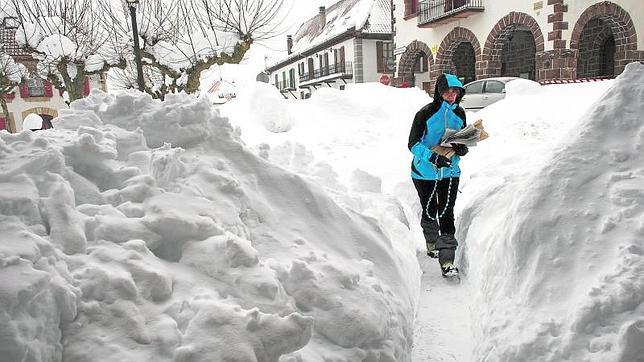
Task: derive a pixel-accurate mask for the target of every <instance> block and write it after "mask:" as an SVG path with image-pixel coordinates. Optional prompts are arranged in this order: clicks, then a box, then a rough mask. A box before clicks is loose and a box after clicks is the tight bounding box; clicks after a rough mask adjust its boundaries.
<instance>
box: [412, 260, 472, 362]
mask: <svg viewBox="0 0 644 362" xmlns="http://www.w3.org/2000/svg"><path fill="white" fill-rule="evenodd" d="M418 261H419V263H420V266H421V269H422V270H423V276H422V278H421V295H420V302H419V307H418V315H417V316H416V318H417V319H416V323H415V326H414V349H413V351H412V361H414V362H424V361H458V362H465V361H471V360H472V328H471V327H470V306H469V303H470V300H471V299H472V298H471V296H470V285H469V283H468V280H467V278H466V277H463V279H462V280H461V283H460V284H454V283H452V282H449V281H446V280H444V279H443V277H442V276H441V273H440V269H439V267H438V262H437V261H436V259H430V258H429V257H428V256H424V255H419V256H418Z"/></svg>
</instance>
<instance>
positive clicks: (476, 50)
mask: <svg viewBox="0 0 644 362" xmlns="http://www.w3.org/2000/svg"><path fill="white" fill-rule="evenodd" d="M480 57H481V45H480V43H479V41H478V39H477V38H476V35H474V33H472V32H471V31H470V30H469V29H466V28H462V27H456V28H454V29H452V31H450V32H449V34H447V35H446V36H445V38H444V39H443V41H442V42H441V45H440V46H439V48H438V52H437V53H436V62H435V66H434V69H433V71H432V79H436V78H437V77H438V76H439V75H440V74H441V73H444V72H449V73H453V74H456V75H458V76H459V77H461V78H464V83H468V82H471V81H473V80H476V79H478V78H479V76H480V74H479V71H480V70H479V69H477V68H476V64H477V62H478V60H479V59H480Z"/></svg>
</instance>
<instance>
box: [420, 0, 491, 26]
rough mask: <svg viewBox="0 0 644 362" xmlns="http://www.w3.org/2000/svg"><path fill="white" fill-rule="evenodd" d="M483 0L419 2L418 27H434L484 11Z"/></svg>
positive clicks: (428, 0)
mask: <svg viewBox="0 0 644 362" xmlns="http://www.w3.org/2000/svg"><path fill="white" fill-rule="evenodd" d="M484 10H485V7H483V0H426V1H421V2H420V3H419V4H418V27H420V28H432V27H435V26H438V25H442V24H447V23H449V22H452V21H455V20H458V19H462V18H467V17H469V16H472V15H474V14H478V13H480V12H483V11H484Z"/></svg>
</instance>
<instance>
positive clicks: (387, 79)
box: [380, 74, 391, 85]
mask: <svg viewBox="0 0 644 362" xmlns="http://www.w3.org/2000/svg"><path fill="white" fill-rule="evenodd" d="M389 82H391V78H390V77H389V76H388V75H387V74H383V75H381V76H380V83H382V84H384V85H389Z"/></svg>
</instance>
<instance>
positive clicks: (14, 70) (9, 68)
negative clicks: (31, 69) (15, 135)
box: [0, 44, 27, 132]
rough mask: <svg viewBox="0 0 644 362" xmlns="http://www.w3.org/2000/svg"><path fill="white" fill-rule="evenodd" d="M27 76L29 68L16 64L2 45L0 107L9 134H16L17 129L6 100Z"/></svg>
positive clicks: (0, 56)
mask: <svg viewBox="0 0 644 362" xmlns="http://www.w3.org/2000/svg"><path fill="white" fill-rule="evenodd" d="M26 76H27V68H26V67H25V66H24V65H22V64H19V63H16V62H15V61H14V59H13V58H12V57H11V56H10V55H9V54H7V53H5V52H4V46H3V45H2V44H0V105H1V106H2V113H3V115H4V119H5V120H6V122H7V123H6V124H7V130H8V131H9V132H15V131H16V128H15V124H14V123H13V120H12V119H11V117H10V115H9V108H8V107H7V100H6V99H7V97H8V96H9V94H10V93H11V92H13V90H14V89H15V88H16V87H17V86H18V85H19V84H20V83H21V82H22V80H23V79H24V78H25V77H26Z"/></svg>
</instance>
